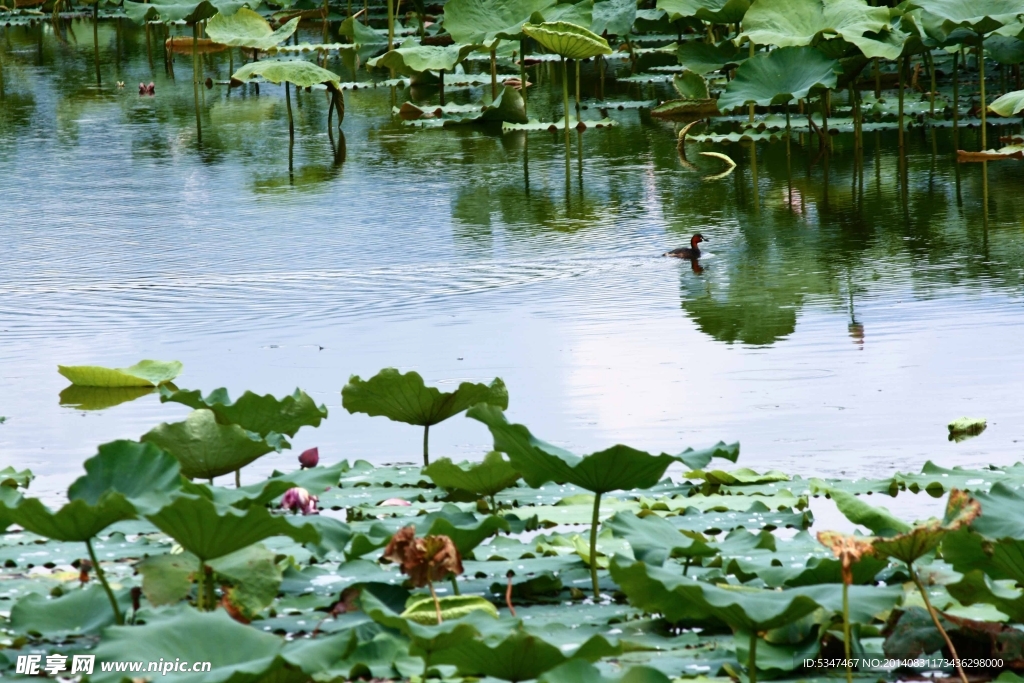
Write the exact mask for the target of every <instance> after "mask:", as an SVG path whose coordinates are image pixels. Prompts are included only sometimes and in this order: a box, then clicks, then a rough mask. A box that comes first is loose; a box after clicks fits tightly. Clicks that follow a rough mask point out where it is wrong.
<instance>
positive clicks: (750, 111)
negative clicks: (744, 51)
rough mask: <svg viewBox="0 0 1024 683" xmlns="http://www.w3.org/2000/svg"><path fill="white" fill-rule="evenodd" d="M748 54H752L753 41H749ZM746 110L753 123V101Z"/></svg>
mask: <svg viewBox="0 0 1024 683" xmlns="http://www.w3.org/2000/svg"><path fill="white" fill-rule="evenodd" d="M750 56H751V57H753V56H754V41H750ZM747 111H748V112H749V119H750V122H751V123H753V122H754V103H753V102H751V103H750V106H749V107H748V108H747Z"/></svg>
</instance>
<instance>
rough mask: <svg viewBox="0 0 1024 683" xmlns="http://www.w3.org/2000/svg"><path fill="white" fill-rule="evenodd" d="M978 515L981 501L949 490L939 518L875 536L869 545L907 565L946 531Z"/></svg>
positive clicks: (954, 529) (950, 530)
mask: <svg viewBox="0 0 1024 683" xmlns="http://www.w3.org/2000/svg"><path fill="white" fill-rule="evenodd" d="M980 514H981V503H980V502H979V501H978V500H977V499H976V498H974V497H972V496H971V495H970V494H969V493H967V492H966V491H961V490H959V489H953V490H952V491H950V492H949V500H948V502H947V504H946V515H945V517H944V518H943V519H942V520H937V519H934V520H929V521H927V522H924V523H922V524H917V525H915V526H914V527H913V528H911V529H910V530H909V531H906V532H904V533H901V534H897V535H896V536H892V537H889V538H876V539H875V540H874V541H873V543H872V545H873V546H874V549H875V552H876V553H878V554H879V555H882V556H885V557H892V558H895V559H897V560H899V561H901V562H905V563H907V564H911V563H913V562H915V561H917V560H918V559H919V558H921V557H924V556H925V555H927V554H928V553H930V552H931V551H933V550H935V549H936V548H937V547H938V546H939V544H940V543H942V540H943V538H945V536H946V535H947V534H948V533H950V532H952V531H956V530H957V529H960V528H961V527H964V526H967V525H969V524H970V523H971V522H972V521H974V519H975V518H976V517H978V515H980Z"/></svg>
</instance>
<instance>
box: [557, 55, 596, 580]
mask: <svg viewBox="0 0 1024 683" xmlns="http://www.w3.org/2000/svg"><path fill="white" fill-rule="evenodd" d="M562 106H563V108H564V109H565V148H566V149H569V67H567V66H566V65H565V57H562ZM594 582H595V583H596V582H597V579H594Z"/></svg>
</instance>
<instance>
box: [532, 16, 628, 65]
mask: <svg viewBox="0 0 1024 683" xmlns="http://www.w3.org/2000/svg"><path fill="white" fill-rule="evenodd" d="M523 33H525V34H526V35H528V36H530V37H531V38H533V39H534V40H536V41H537V42H538V43H540V44H541V46H542V47H544V49H546V50H548V51H549V52H554V53H555V54H556V55H561V56H562V57H564V58H565V59H590V58H591V57H596V56H598V55H610V54H611V53H612V49H611V48H610V47H608V41H607V40H605V39H604V38H602V37H601V36H599V35H597V34H596V33H592V32H591V31H588V30H587V29H585V28H583V27H582V26H577V25H575V24H570V23H567V22H564V21H552V22H547V21H546V22H544V23H543V24H523Z"/></svg>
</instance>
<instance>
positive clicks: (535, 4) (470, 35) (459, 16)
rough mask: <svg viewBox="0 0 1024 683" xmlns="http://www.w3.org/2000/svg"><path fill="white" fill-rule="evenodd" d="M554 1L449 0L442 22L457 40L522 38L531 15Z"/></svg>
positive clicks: (479, 41) (484, 41)
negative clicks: (523, 29)
mask: <svg viewBox="0 0 1024 683" xmlns="http://www.w3.org/2000/svg"><path fill="white" fill-rule="evenodd" d="M553 4H555V3H554V1H553V0H450V1H449V2H447V3H446V4H445V6H444V22H443V25H444V29H445V30H446V31H447V32H448V33H450V34H451V36H452V38H454V39H455V42H456V43H465V44H470V45H472V44H482V45H491V44H492V43H494V41H495V40H498V39H504V40H519V38H520V36H521V35H522V26H523V24H525V23H526V22H528V21H529V20H530V16H531V15H532V14H533V13H534V12H538V11H540V10H543V9H545V8H546V7H549V6H551V5H553Z"/></svg>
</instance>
